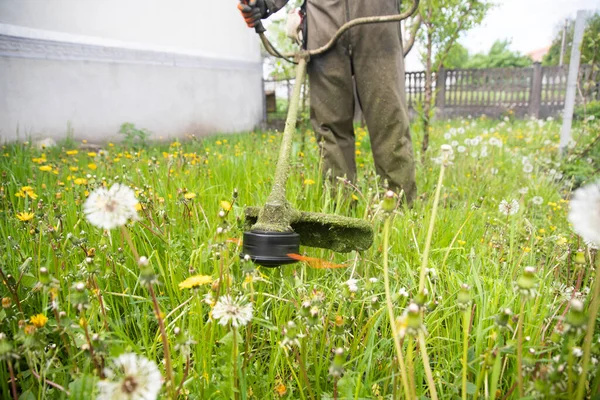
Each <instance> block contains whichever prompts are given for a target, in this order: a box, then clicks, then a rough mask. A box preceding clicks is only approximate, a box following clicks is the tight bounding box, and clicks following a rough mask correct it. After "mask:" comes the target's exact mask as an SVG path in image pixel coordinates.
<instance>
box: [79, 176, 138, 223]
mask: <svg viewBox="0 0 600 400" xmlns="http://www.w3.org/2000/svg"><path fill="white" fill-rule="evenodd" d="M137 204H138V201H137V199H136V198H135V193H134V192H133V190H131V189H130V188H128V187H127V186H125V185H121V184H118V183H115V184H114V185H113V186H112V187H111V188H110V189H108V190H107V189H105V188H99V189H96V190H94V191H93V192H92V193H90V196H89V197H88V198H87V200H86V201H85V204H84V205H83V212H84V213H85V215H86V217H87V219H88V221H89V222H90V223H91V224H92V225H94V226H96V227H98V228H103V229H113V228H116V227H119V226H123V225H125V224H126V223H127V221H128V220H130V219H132V220H136V219H137V211H136V206H137Z"/></svg>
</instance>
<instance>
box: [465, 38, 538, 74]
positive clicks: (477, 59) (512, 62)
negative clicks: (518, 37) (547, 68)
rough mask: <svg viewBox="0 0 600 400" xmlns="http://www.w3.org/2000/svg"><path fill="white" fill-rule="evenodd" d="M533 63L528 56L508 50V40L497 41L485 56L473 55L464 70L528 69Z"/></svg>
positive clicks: (480, 54) (481, 54)
mask: <svg viewBox="0 0 600 400" xmlns="http://www.w3.org/2000/svg"><path fill="white" fill-rule="evenodd" d="M532 63H533V61H532V60H531V58H529V57H528V56H525V55H522V54H521V53H519V52H518V51H512V50H511V49H510V41H509V40H497V41H495V42H494V44H493V45H492V47H491V48H490V51H489V52H488V53H487V54H483V53H478V54H474V55H473V56H471V57H470V58H469V60H468V61H467V62H466V63H465V68H508V67H516V68H521V67H529V66H531V64H532Z"/></svg>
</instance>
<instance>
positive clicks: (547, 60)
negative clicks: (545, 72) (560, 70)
mask: <svg viewBox="0 0 600 400" xmlns="http://www.w3.org/2000/svg"><path fill="white" fill-rule="evenodd" d="M574 31H575V20H572V19H569V20H567V35H566V54H565V57H564V63H565V64H567V63H568V62H569V60H570V57H571V47H572V46H573V34H574ZM562 36H563V24H562V23H561V24H560V26H559V27H558V29H557V32H556V35H555V37H554V40H553V41H552V45H551V46H550V50H548V54H546V55H545V56H544V59H543V61H542V64H543V65H546V66H551V65H558V64H559V60H560V52H561V48H562ZM599 60H600V13H595V14H594V15H592V16H591V17H590V19H589V20H588V21H587V26H586V28H585V32H584V34H583V43H582V45H581V63H582V64H594V63H596V62H598V61H599Z"/></svg>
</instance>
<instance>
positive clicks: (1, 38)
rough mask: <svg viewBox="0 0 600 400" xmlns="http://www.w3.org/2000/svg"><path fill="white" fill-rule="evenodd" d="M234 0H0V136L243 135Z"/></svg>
mask: <svg viewBox="0 0 600 400" xmlns="http://www.w3.org/2000/svg"><path fill="white" fill-rule="evenodd" d="M235 6H236V2H235V1H234V0H231V1H229V0H228V1H222V0H219V1H208V0H176V1H170V2H165V1H159V0H152V1H148V0H128V1H126V2H123V1H114V0H109V1H102V2H98V1H91V0H83V1H82V0H53V1H37V0H0V138H1V139H2V140H11V139H14V138H16V137H17V135H19V136H20V137H21V138H25V137H27V136H33V137H47V136H51V137H54V138H61V137H64V135H65V134H66V130H67V124H70V125H71V127H72V128H73V130H74V134H75V137H77V138H81V139H84V138H85V139H88V140H92V141H104V140H114V139H115V138H117V137H118V134H117V132H118V129H119V126H120V125H121V124H122V123H123V122H133V123H135V124H136V126H138V127H140V128H146V129H149V130H150V131H152V132H153V133H154V136H155V137H156V138H158V137H160V136H162V137H170V136H171V137H172V136H183V135H184V134H186V133H194V134H205V133H213V132H233V131H241V130H249V129H252V128H253V127H254V126H255V125H256V124H258V123H259V122H260V121H261V119H262V115H263V103H262V83H261V77H262V64H261V58H260V52H259V45H258V40H257V37H256V35H255V34H254V32H253V31H252V30H249V29H247V28H246V26H245V24H244V23H243V21H242V20H241V18H240V16H239V14H238V12H237V9H236V7H235Z"/></svg>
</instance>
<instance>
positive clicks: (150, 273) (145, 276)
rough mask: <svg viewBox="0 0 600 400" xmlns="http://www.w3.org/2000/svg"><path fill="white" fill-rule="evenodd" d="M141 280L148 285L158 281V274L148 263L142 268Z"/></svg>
mask: <svg viewBox="0 0 600 400" xmlns="http://www.w3.org/2000/svg"><path fill="white" fill-rule="evenodd" d="M140 282H141V283H142V284H144V285H147V286H150V285H153V284H155V283H158V276H157V275H156V274H155V273H154V270H153V269H152V267H150V266H148V265H146V266H145V267H143V268H142V269H141V271H140Z"/></svg>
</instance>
